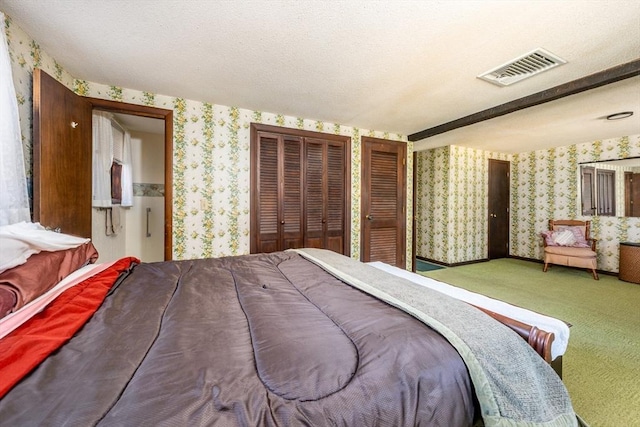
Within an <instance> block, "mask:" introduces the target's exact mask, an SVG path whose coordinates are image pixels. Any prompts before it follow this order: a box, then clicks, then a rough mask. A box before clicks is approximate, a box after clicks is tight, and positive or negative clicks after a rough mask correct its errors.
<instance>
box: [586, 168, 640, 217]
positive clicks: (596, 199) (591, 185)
mask: <svg viewBox="0 0 640 427" xmlns="http://www.w3.org/2000/svg"><path fill="white" fill-rule="evenodd" d="M580 212H581V213H582V215H585V216H596V215H597V216H621V217H624V216H628V217H640V157H634V158H627V159H620V160H607V161H599V162H591V163H582V164H580Z"/></svg>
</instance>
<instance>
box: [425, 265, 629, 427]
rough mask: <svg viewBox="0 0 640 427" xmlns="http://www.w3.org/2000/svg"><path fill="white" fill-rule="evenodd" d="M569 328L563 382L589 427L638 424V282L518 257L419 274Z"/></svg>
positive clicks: (614, 426) (577, 411)
mask: <svg viewBox="0 0 640 427" xmlns="http://www.w3.org/2000/svg"><path fill="white" fill-rule="evenodd" d="M421 274H423V275H424V276H427V277H431V278H433V279H436V280H440V281H442V282H446V283H450V284H453V285H456V286H458V287H461V288H465V289H468V290H470V291H474V292H477V293H481V294H484V295H488V296H490V297H493V298H497V299H501V300H503V301H507V302H510V303H512V304H515V305H518V306H521V307H525V308H528V309H531V310H534V311H537V312H540V313H543V314H547V315H550V316H553V317H557V318H559V319H562V320H564V321H565V322H568V323H570V324H571V325H572V327H571V336H570V338H569V347H568V349H567V352H566V353H565V355H564V358H563V381H564V383H565V384H566V386H567V389H568V390H569V394H570V396H571V400H572V402H573V406H574V409H575V411H576V413H578V414H579V415H580V417H582V418H583V419H584V420H585V421H586V422H587V423H588V424H589V425H590V426H591V427H601V426H602V427H609V426H611V427H618V426H625V427H628V426H640V285H636V284H633V283H628V282H623V281H620V280H618V278H617V277H615V276H607V275H604V274H603V275H600V280H598V281H596V280H593V278H592V277H591V274H590V273H588V272H586V271H585V270H579V269H572V268H567V267H560V266H551V267H550V269H549V271H548V272H547V273H543V272H542V264H538V263H535V262H529V261H522V260H517V259H510V258H505V259H497V260H492V261H489V262H483V263H478V264H470V265H464V266H460V267H453V268H445V269H442V270H437V271H428V272H424V273H421Z"/></svg>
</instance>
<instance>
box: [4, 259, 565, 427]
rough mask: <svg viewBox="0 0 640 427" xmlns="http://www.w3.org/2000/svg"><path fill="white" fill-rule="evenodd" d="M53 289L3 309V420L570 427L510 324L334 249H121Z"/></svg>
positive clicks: (557, 394) (541, 368)
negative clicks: (150, 257)
mask: <svg viewBox="0 0 640 427" xmlns="http://www.w3.org/2000/svg"><path fill="white" fill-rule="evenodd" d="M0 278H1V275H0ZM52 290H56V292H58V296H56V297H55V298H53V299H51V300H50V301H47V302H46V303H43V302H42V299H44V297H45V296H46V294H45V295H42V296H41V297H38V298H36V299H35V300H34V302H36V303H38V302H39V303H40V306H38V307H37V308H36V309H33V310H32V311H34V312H35V314H34V315H33V316H32V317H29V318H28V319H26V320H25V319H20V320H21V321H16V320H15V319H16V318H19V317H20V316H19V315H20V313H21V312H24V308H23V309H21V310H17V311H16V312H13V313H11V314H10V315H8V316H5V317H4V318H3V319H1V320H0V332H3V334H4V336H3V338H2V339H0V395H2V398H1V399H0V424H3V425H20V426H29V425H34V426H35V425H38V426H40V425H52V426H58V425H82V426H84V425H104V426H111V425H150V426H156V425H181V426H182V425H189V426H191V425H220V426H235V425H246V426H258V425H268V426H271V425H272V426H276V425H278V426H279V425H287V426H298V425H313V426H325V425H337V426H338V425H339V426H411V425H432V426H440V425H441V426H466V425H483V424H484V425H494V426H507V425H509V426H525V425H526V426H569V425H577V421H576V417H575V414H574V412H573V409H572V406H571V402H570V399H569V396H568V394H567V391H566V389H565V387H564V386H563V384H562V382H561V380H560V378H559V377H558V376H557V375H556V374H555V372H554V371H553V370H552V369H551V368H550V366H549V364H548V363H547V362H546V361H545V360H544V359H543V357H541V356H540V355H539V354H538V353H537V352H536V351H535V350H534V349H533V348H532V347H531V346H530V345H529V344H528V343H527V341H526V340H523V339H522V338H521V337H520V336H518V335H517V334H514V333H513V331H512V330H511V329H510V328H507V327H505V326H504V325H503V324H502V323H500V322H498V321H496V320H494V319H493V318H492V317H490V316H487V315H486V314H485V312H483V311H481V310H478V309H477V308H476V307H474V306H473V305H471V304H468V303H466V302H464V301H461V300H458V299H455V298H451V297H450V296H447V295H445V294H443V293H441V292H438V291H434V290H432V289H429V288H428V287H425V286H421V285H419V284H416V283H413V282H411V281H408V280H406V279H405V278H402V277H399V276H398V275H394V274H390V273H388V272H385V271H382V270H380V269H379V268H376V267H375V266H371V265H366V264H363V263H360V262H358V261H355V260H352V259H350V258H347V257H343V256H342V255H338V254H335V253H333V252H329V251H323V250H313V249H305V250H293V251H286V252H276V253H272V254H256V255H243V256H238V257H226V258H217V259H203V260H185V261H170V262H162V263H149V264H147V263H140V262H139V261H138V260H136V259H134V258H123V259H121V260H119V261H117V262H115V263H112V264H100V265H91V264H90V265H85V266H82V267H81V268H79V269H78V270H77V271H75V272H73V273H72V274H70V275H68V276H67V277H66V278H64V279H63V280H62V281H60V282H59V283H57V284H56V285H55V286H54V287H53V289H52ZM31 304H33V302H32V303H31ZM26 308H29V304H27V306H26ZM25 317H26V316H25ZM7 319H8V320H9V322H8V321H7ZM11 321H12V322H13V324H12V325H11V327H8V326H7V325H8V324H10V323H11ZM9 329H11V330H10V331H8V330H9ZM7 331H8V332H7ZM547 344H549V342H548V340H547ZM543 347H544V346H543ZM545 351H546V352H549V351H550V350H549V349H543V350H542V352H543V353H544V352H545ZM34 402H37V405H36V404H34Z"/></svg>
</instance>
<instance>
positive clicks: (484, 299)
mask: <svg viewBox="0 0 640 427" xmlns="http://www.w3.org/2000/svg"><path fill="white" fill-rule="evenodd" d="M368 264H369V265H372V266H374V267H375V268H379V269H380V270H384V271H386V272H387V273H391V274H393V275H394V276H398V277H402V278H404V279H407V280H411V281H412V282H413V283H417V284H418V285H420V286H426V287H428V288H431V289H433V290H436V291H438V292H442V293H444V294H446V295H449V296H450V297H453V298H456V299H459V300H461V301H464V302H466V303H469V304H473V305H475V306H478V307H482V308H485V309H487V310H490V311H493V312H494V313H498V314H502V315H503V316H507V317H510V318H512V319H515V320H518V321H520V322H523V323H526V324H528V325H532V326H536V327H538V328H539V329H542V330H543V331H546V332H553V336H554V339H553V342H552V343H551V360H554V359H555V358H556V357H558V356H562V355H563V354H564V353H565V352H566V351H567V346H568V345H569V326H568V325H567V324H566V323H565V322H563V321H562V320H559V319H556V318H555V317H549V316H545V315H543V314H540V313H536V312H534V311H531V310H527V309H526V308H522V307H516V306H514V305H511V304H509V303H506V302H504V301H500V300H496V299H493V298H489V297H488V296H485V295H481V294H477V293H475V292H471V291H468V290H466V289H461V288H457V287H455V286H451V285H449V284H447V283H443V282H439V281H437V280H434V279H431V278H429V277H425V276H421V275H419V274H415V273H412V272H410V271H407V270H403V269H401V268H398V267H394V266H392V265H389V264H385V263H383V262H379V261H375V262H369V263H368Z"/></svg>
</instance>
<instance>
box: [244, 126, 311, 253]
mask: <svg viewBox="0 0 640 427" xmlns="http://www.w3.org/2000/svg"><path fill="white" fill-rule="evenodd" d="M257 148H258V154H257V157H258V162H257V163H258V165H259V166H257V167H256V168H257V169H258V172H257V173H258V182H257V187H258V192H257V194H254V195H253V203H254V205H255V206H256V212H257V214H256V215H255V217H254V219H253V222H252V226H253V227H255V228H256V230H255V233H256V238H255V242H252V252H274V251H280V250H285V249H290V248H299V247H302V246H303V239H302V195H301V194H302V173H301V164H302V163H301V162H302V145H301V140H300V138H295V137H287V136H282V135H273V134H268V133H259V134H258V143H257Z"/></svg>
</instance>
